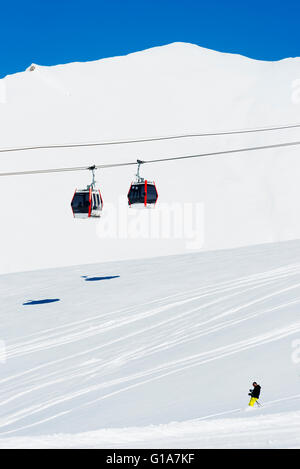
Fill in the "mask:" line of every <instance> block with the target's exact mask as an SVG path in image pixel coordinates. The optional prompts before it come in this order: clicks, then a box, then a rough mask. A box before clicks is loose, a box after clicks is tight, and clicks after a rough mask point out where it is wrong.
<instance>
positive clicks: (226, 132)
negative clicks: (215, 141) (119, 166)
mask: <svg viewBox="0 0 300 469" xmlns="http://www.w3.org/2000/svg"><path fill="white" fill-rule="evenodd" d="M295 128H300V124H285V125H281V126H276V127H258V128H255V129H240V130H224V131H220V132H202V133H201V132H200V133H191V134H179V135H167V136H161V137H142V138H136V139H129V140H110V141H100V142H86V143H84V142H83V143H65V144H64V143H62V144H50V145H32V146H25V147H15V148H0V153H8V152H19V151H28V150H50V149H53V148H58V149H59V148H85V147H98V146H109V145H127V144H133V143H145V142H155V141H161V140H175V139H183V138H197V137H217V136H221V135H236V134H247V133H256V132H271V131H274V130H285V129H295Z"/></svg>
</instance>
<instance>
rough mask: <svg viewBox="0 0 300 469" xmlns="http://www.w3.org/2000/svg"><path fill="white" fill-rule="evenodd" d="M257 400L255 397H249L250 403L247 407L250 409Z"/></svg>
mask: <svg viewBox="0 0 300 469" xmlns="http://www.w3.org/2000/svg"><path fill="white" fill-rule="evenodd" d="M257 400H258V399H257V397H251V399H250V402H249V405H250V406H251V407H253V406H254V404H255V402H256V401H257Z"/></svg>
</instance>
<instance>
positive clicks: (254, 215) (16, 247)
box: [0, 43, 300, 273]
mask: <svg viewBox="0 0 300 469" xmlns="http://www.w3.org/2000/svg"><path fill="white" fill-rule="evenodd" d="M299 74H300V59H299V58H294V59H286V60H282V61H279V62H262V61H255V60H252V59H248V58H245V57H242V56H237V55H231V54H224V53H219V52H214V51H211V50H206V49H203V48H201V47H198V46H195V45H192V44H183V43H175V44H170V45H168V46H164V47H157V48H154V49H150V50H146V51H143V52H138V53H135V54H130V55H128V56H125V57H117V58H111V59H104V60H99V61H95V62H88V63H72V64H67V65H58V66H55V67H45V66H39V65H34V66H29V67H28V69H27V70H26V71H24V72H22V73H18V74H16V75H12V76H7V77H6V78H5V79H3V80H1V90H2V92H1V103H0V129H1V131H0V147H1V148H3V147H15V146H19V145H24V146H27V145H38V144H42V145H43V144H51V143H74V142H91V141H99V140H119V139H126V138H128V137H129V138H130V137H132V138H139V137H152V136H158V135H167V134H176V133H186V132H187V133H192V132H201V131H216V130H226V129H236V128H239V129H240V128H248V127H260V126H271V125H277V124H279V125H280V124H285V123H295V122H298V121H300V119H299V111H300V104H299V99H298V97H299V96H298V95H299V93H298V90H297V86H299ZM297 80H298V81H297ZM297 83H298V85H297ZM299 136H300V132H299V130H295V129H294V130H292V129H290V130H282V131H278V132H269V133H260V134H251V135H243V136H241V135H240V136H227V137H225V136H223V137H214V138H212V137H209V138H208V137H206V138H190V139H184V140H173V141H164V142H152V143H136V144H132V145H114V146H110V147H108V146H107V147H90V148H86V149H82V148H81V149H69V150H66V149H55V150H40V151H25V152H21V153H7V154H5V153H2V154H1V159H0V171H2V172H3V171H10V170H23V169H24V170H25V169H39V168H51V167H66V166H77V165H79V166H80V165H90V164H93V163H102V162H103V163H105V162H122V161H135V160H136V159H137V158H140V159H152V158H156V157H160V156H162V157H170V156H177V155H184V154H191V153H199V152H203V151H214V150H222V149H226V148H238V147H241V146H246V145H255V144H267V143H278V142H284V141H291V140H297V139H298V140H299ZM299 172H300V160H299V149H298V147H295V148H289V149H284V150H283V149H277V150H274V149H273V150H267V151H260V152H255V153H249V154H243V156H238V155H235V156H226V157H213V158H209V159H198V160H197V159H194V160H188V161H177V162H170V163H160V164H155V165H147V166H146V167H145V168H143V174H144V175H145V176H147V177H148V178H149V179H155V181H156V184H157V187H158V191H159V203H158V206H157V211H158V212H159V210H162V217H163V218H164V219H165V218H166V217H168V216H169V214H170V213H171V212H172V205H171V204H172V203H177V204H178V203H179V204H182V203H186V204H192V207H193V208H194V209H195V207H196V206H198V208H199V207H202V208H201V210H200V209H199V210H200V211H199V213H198V212H195V213H196V215H195V214H194V215H193V216H194V219H195V220H196V218H197V217H198V219H199V220H200V222H199V223H198V225H197V223H196V221H195V226H193V229H194V231H195V233H194V234H195V236H196V238H197V236H198V239H196V241H197V242H194V244H193V241H195V240H191V239H187V237H186V233H185V234H184V235H183V236H176V235H175V234H174V233H175V232H176V230H175V229H174V230H173V231H172V233H171V235H170V236H166V237H165V238H163V239H160V238H158V239H157V237H156V238H155V237H152V238H151V237H150V239H149V236H144V235H141V234H140V235H139V236H138V234H135V236H129V239H127V238H128V236H124V235H120V234H119V233H116V232H115V231H114V229H112V228H111V226H112V225H113V224H114V220H113V221H112V220H111V219H109V217H110V216H111V214H113V215H112V216H113V217H123V218H122V219H123V220H124V217H125V218H126V217H128V218H130V217H131V216H132V215H131V214H129V209H128V208H127V205H126V200H125V196H126V194H127V191H128V188H129V184H130V181H131V179H132V176H133V173H134V170H133V168H132V167H129V168H128V167H126V168H118V169H111V170H103V171H101V172H100V171H99V174H98V175H97V176H98V180H99V183H101V188H102V192H103V197H104V204H105V205H104V208H105V214H104V217H106V222H107V223H108V225H109V226H110V232H109V234H108V235H107V236H106V237H105V239H103V232H102V231H103V223H104V221H105V219H104V220H102V221H100V225H101V224H102V227H101V226H100V225H98V224H97V223H93V222H92V223H90V222H89V221H81V222H78V221H75V220H73V218H72V213H71V209H70V201H71V198H72V195H73V192H74V189H75V188H76V187H81V186H85V185H86V183H88V182H89V174H84V173H72V174H70V173H60V174H55V175H53V174H51V175H40V176H26V177H25V176H24V177H14V178H12V177H9V178H8V177H7V178H1V181H0V183H1V184H0V196H1V201H2V207H1V220H2V223H1V243H0V259H1V263H0V272H2V273H4V272H13V271H17V270H29V269H36V268H42V267H43V268H45V267H56V266H63V265H68V264H82V263H88V262H96V261H97V262H100V261H101V262H103V261H108V260H120V259H130V258H143V257H152V256H159V255H166V254H180V253H186V252H189V251H191V249H200V248H201V249H204V250H209V249H221V248H232V247H238V246H242V245H249V244H255V243H263V242H271V241H282V240H288V239H294V238H299V237H300V222H299V213H300V193H299V183H298V180H299ZM120 196H123V199H122V200H121V202H119V197H120ZM197 204H198V205H197ZM201 204H202V205H201ZM166 211H167V215H166ZM168 211H169V214H168ZM200 212H201V216H200ZM117 219H118V220H119V218H117ZM127 221H128V220H127ZM123 223H125V222H124V221H123ZM158 223H159V222H158V221H157V219H156V221H155V220H154V221H152V224H153V226H154V231H155V230H156V229H157V225H158ZM176 223H177V226H180V224H181V223H180V221H178V220H177V222H175V224H176ZM99 226H100V227H99ZM133 231H134V229H133ZM137 231H138V230H137ZM200 231H201V235H200V234H199V232H200ZM190 241H192V246H191V242H190Z"/></svg>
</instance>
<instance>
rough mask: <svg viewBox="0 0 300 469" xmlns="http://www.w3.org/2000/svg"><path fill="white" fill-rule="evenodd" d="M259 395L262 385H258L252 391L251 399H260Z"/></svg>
mask: <svg viewBox="0 0 300 469" xmlns="http://www.w3.org/2000/svg"><path fill="white" fill-rule="evenodd" d="M259 395H260V385H259V384H258V385H257V386H255V388H254V389H252V391H251V397H256V398H257V399H258V398H259Z"/></svg>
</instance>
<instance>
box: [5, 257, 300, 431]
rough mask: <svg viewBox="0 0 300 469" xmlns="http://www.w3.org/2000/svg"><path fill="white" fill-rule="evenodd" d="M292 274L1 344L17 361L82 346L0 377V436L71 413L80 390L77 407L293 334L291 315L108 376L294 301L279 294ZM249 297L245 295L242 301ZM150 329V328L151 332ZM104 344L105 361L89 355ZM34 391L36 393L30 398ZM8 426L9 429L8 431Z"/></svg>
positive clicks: (289, 269) (297, 328)
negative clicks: (260, 329)
mask: <svg viewBox="0 0 300 469" xmlns="http://www.w3.org/2000/svg"><path fill="white" fill-rule="evenodd" d="M299 278H300V266H299V264H294V265H289V266H286V267H282V268H278V269H273V270H270V271H267V272H263V273H260V274H255V275H250V276H245V277H242V278H237V279H234V280H231V281H224V282H220V283H219V284H215V285H208V286H206V287H201V288H199V289H193V290H190V291H186V292H179V293H176V294H174V295H170V296H167V297H163V298H160V299H155V300H153V301H150V302H147V303H144V304H137V305H135V306H131V307H126V308H124V309H120V310H116V311H111V312H110V313H105V314H99V315H94V316H92V317H89V318H86V319H84V320H80V321H74V322H70V323H68V324H64V325H62V326H59V327H57V328H48V329H45V330H44V331H43V330H41V331H40V332H39V333H35V334H31V335H29V336H25V337H24V339H22V340H19V341H18V342H16V343H13V344H10V345H8V347H7V359H8V360H20V359H22V358H23V357H24V356H27V355H29V356H31V355H34V356H36V354H38V353H39V352H43V353H44V352H45V351H48V350H49V351H51V350H52V349H55V348H59V347H64V346H66V345H68V344H72V343H82V345H81V346H79V347H78V350H80V351H79V352H77V353H75V354H74V353H70V354H66V355H65V356H64V357H63V358H59V359H57V360H51V359H50V357H51V356H52V354H50V355H49V357H48V359H47V360H46V361H43V362H42V364H40V365H38V366H35V367H33V368H29V369H26V371H23V372H21V373H16V374H13V375H11V376H7V377H5V378H2V379H1V380H0V384H1V389H0V410H1V409H3V411H4V413H2V415H1V418H0V428H1V434H2V435H6V434H10V433H14V432H16V431H18V430H24V429H29V428H31V427H36V426H39V425H41V424H42V423H45V422H47V421H49V420H54V419H56V418H57V417H60V416H62V415H66V414H69V413H72V412H75V411H76V409H77V408H78V404H72V401H74V400H75V399H76V398H78V397H83V396H86V398H87V399H86V401H85V402H84V403H83V404H80V407H86V406H90V405H91V404H94V403H96V402H98V401H103V400H105V399H109V398H110V397H112V396H115V395H117V394H120V393H123V392H126V391H128V390H130V389H133V388H135V387H140V386H145V385H147V383H149V382H152V381H155V380H160V379H163V378H166V377H167V376H170V375H172V374H176V373H180V372H181V371H184V370H187V369H188V368H192V367H199V366H201V365H203V364H207V363H209V362H211V361H215V360H222V359H224V358H225V357H228V356H230V355H232V354H239V353H241V352H243V351H245V350H248V349H251V348H256V347H259V346H262V345H265V344H267V343H270V342H273V341H278V340H280V339H282V338H285V337H288V336H290V335H293V334H295V333H297V332H300V321H293V322H291V323H287V324H286V325H285V326H284V327H278V328H274V329H271V330H268V331H265V332H264V333H261V334H258V335H255V336H249V337H246V338H245V339H243V340H240V341H236V342H234V343H230V344H226V345H223V346H219V347H212V348H210V349H209V350H206V351H204V352H200V353H195V354H187V355H185V354H183V356H181V357H180V358H179V359H176V360H166V361H164V362H163V363H160V364H157V365H156V366H152V367H148V368H145V369H143V371H139V372H136V373H128V374H125V375H124V376H122V377H114V376H113V370H114V369H115V368H119V367H124V366H125V365H127V364H128V363H132V362H134V361H141V360H143V359H146V358H149V357H150V356H154V357H155V356H156V355H157V354H160V353H162V352H164V353H165V352H168V351H170V350H172V349H175V348H178V347H180V346H182V345H183V344H187V343H190V342H195V341H197V340H199V339H200V338H201V337H203V336H207V335H214V334H216V333H218V332H220V331H222V330H227V329H231V328H235V327H237V325H239V324H241V323H242V322H245V321H252V320H255V318H257V317H262V315H264V314H270V313H272V312H274V311H276V310H282V309H284V308H285V307H287V306H288V305H293V304H299V302H300V296H297V297H296V298H293V299H288V301H287V300H286V299H284V298H285V295H286V294H289V293H290V292H299V287H300V282H298V281H297V280H299ZM266 292H268V293H267V294H266ZM248 297H249V298H250V301H245V298H248ZM274 299H276V305H275V306H274V305H273V306H272V305H271V306H270V305H268V303H270V302H271V303H272V301H273V300H274ZM232 301H234V307H230V308H224V307H223V305H224V303H226V302H229V303H230V302H232ZM219 310H220V312H219ZM216 311H217V313H216ZM165 313H169V315H168V316H167V317H166V318H164V314H165ZM162 318H163V319H162ZM149 320H151V324H150V323H149ZM145 321H147V322H146V324H144V323H145ZM133 323H137V326H136V327H135V328H134V332H129V333H126V332H125V333H123V330H124V331H126V328H128V326H129V327H130V326H131V325H132V324H133ZM166 326H167V327H168V334H167V336H166V334H165V329H164V328H165V327H166ZM109 331H110V332H115V333H116V334H117V337H116V338H114V339H113V340H107V339H106V334H107V332H109ZM149 333H151V335H150V336H149ZM90 337H99V338H100V337H101V341H100V342H101V343H100V345H97V346H94V347H91V348H89V347H88V346H87V344H88V342H85V341H86V340H87V339H89V338H90ZM137 337H139V338H140V337H144V338H145V340H142V341H141V342H140V343H139V344H138V345H136V343H135V339H136V338H137ZM103 339H104V340H103ZM111 347H113V349H111ZM106 348H109V349H110V357H109V358H107V359H106V360H103V359H102V358H99V359H97V358H91V357H92V356H93V354H95V353H99V352H100V351H102V350H105V349H106ZM167 356H170V355H167ZM82 358H85V360H84V361H82V362H80V363H79V362H78V361H76V362H75V363H74V359H82ZM97 375H98V376H101V378H102V379H101V382H100V383H97V384H93V385H85V382H86V381H88V380H89V378H90V377H94V376H97ZM74 382H76V383H77V384H76V389H75V390H74V391H72V392H63V393H60V392H58V393H55V394H56V395H55V397H54V398H53V397H52V398H48V397H47V396H48V395H49V394H48V389H51V387H56V388H57V387H59V386H60V385H64V384H68V383H69V384H70V386H71V385H72V383H74ZM71 387H72V386H71ZM16 389H17V390H16ZM63 389H64V388H63ZM41 392H42V393H43V394H41ZM95 392H97V393H98V394H99V393H100V395H99V397H97V398H92V397H90V398H89V395H91V396H94V393H95ZM37 393H39V394H37ZM37 395H38V396H39V397H38V399H35V396H37ZM50 395H51V394H50ZM28 396H29V402H31V405H30V406H21V405H20V403H22V402H23V400H25V399H28ZM63 403H65V404H66V403H67V406H68V407H67V408H66V410H64V411H63V412H60V411H59V412H57V411H55V408H57V407H58V406H60V405H61V404H63ZM8 404H10V405H15V409H16V410H15V411H12V412H10V413H9V415H6V412H5V408H6V407H7V405H8ZM49 409H51V417H47V418H46V419H45V418H41V417H39V415H41V413H42V412H43V411H45V410H49ZM32 417H33V418H34V419H35V421H34V422H33V423H31V424H27V425H26V424H24V422H26V419H28V418H32ZM12 425H13V429H12V430H11V429H10V430H7V428H8V427H9V426H12Z"/></svg>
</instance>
